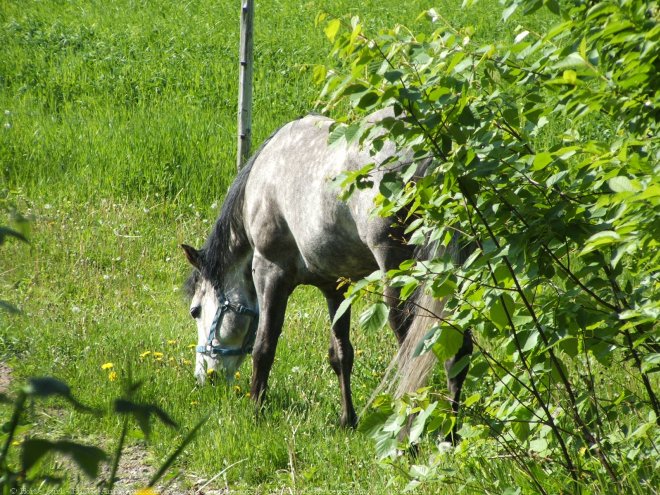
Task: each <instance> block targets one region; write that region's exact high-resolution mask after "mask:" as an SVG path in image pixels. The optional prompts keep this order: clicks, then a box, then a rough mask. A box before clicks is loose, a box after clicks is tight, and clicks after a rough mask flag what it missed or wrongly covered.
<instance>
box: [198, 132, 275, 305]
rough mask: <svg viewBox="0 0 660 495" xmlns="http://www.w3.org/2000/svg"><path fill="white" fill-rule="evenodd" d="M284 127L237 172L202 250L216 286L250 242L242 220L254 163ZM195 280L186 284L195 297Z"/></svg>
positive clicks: (205, 273)
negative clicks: (239, 249) (236, 248)
mask: <svg viewBox="0 0 660 495" xmlns="http://www.w3.org/2000/svg"><path fill="white" fill-rule="evenodd" d="M285 125H286V124H285ZM282 127H284V126H281V127H279V128H278V129H277V130H276V131H275V132H273V133H272V134H271V135H270V136H269V137H268V139H266V140H265V141H264V142H263V143H262V144H261V146H259V148H258V149H257V151H256V152H255V153H254V154H253V155H252V156H251V157H250V159H249V160H248V161H247V162H246V163H245V165H243V167H242V168H241V169H240V170H239V171H238V175H237V176H236V178H235V179H234V182H232V184H231V186H230V187H229V191H227V196H226V197H225V200H224V202H223V204H222V209H221V210H220V216H219V217H218V219H217V220H216V222H215V225H214V227H213V230H212V231H211V233H210V234H209V236H208V238H207V239H206V242H205V243H204V246H202V248H201V250H200V254H201V255H202V266H201V271H202V273H201V274H202V276H203V277H204V278H206V279H207V280H210V281H212V282H213V283H214V284H220V283H222V279H223V274H224V273H226V271H227V268H228V267H229V266H230V265H231V264H232V263H233V262H234V261H235V259H234V252H233V247H234V246H242V245H245V244H246V243H247V242H249V241H248V238H247V234H246V233H245V226H244V219H243V205H244V203H245V185H246V184H247V181H248V178H249V177H250V172H251V171H252V167H253V165H254V162H255V161H256V159H257V158H258V157H259V155H260V154H261V152H262V151H263V149H264V148H265V147H266V145H267V144H268V143H269V142H270V140H271V139H273V137H274V136H275V134H277V133H278V132H279V131H280V129H282ZM194 276H195V275H194V273H193V274H191V276H190V277H189V279H188V282H186V288H188V286H189V285H192V291H193V293H194V290H195V289H194V287H195V286H196V284H197V282H198V280H193V278H194Z"/></svg>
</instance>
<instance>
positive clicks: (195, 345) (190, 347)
mask: <svg viewBox="0 0 660 495" xmlns="http://www.w3.org/2000/svg"><path fill="white" fill-rule="evenodd" d="M195 347H197V344H188V349H194V348H195Z"/></svg>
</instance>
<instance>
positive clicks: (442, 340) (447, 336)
mask: <svg viewBox="0 0 660 495" xmlns="http://www.w3.org/2000/svg"><path fill="white" fill-rule="evenodd" d="M462 345H463V333H462V332H460V331H458V330H457V329H455V328H453V327H450V326H447V325H443V326H441V327H440V332H439V335H438V338H437V340H436V342H435V343H434V344H433V353H434V354H435V355H436V357H437V358H438V360H439V361H446V360H447V359H450V358H452V357H454V356H455V355H456V353H457V352H458V350H459V349H460V348H461V346H462Z"/></svg>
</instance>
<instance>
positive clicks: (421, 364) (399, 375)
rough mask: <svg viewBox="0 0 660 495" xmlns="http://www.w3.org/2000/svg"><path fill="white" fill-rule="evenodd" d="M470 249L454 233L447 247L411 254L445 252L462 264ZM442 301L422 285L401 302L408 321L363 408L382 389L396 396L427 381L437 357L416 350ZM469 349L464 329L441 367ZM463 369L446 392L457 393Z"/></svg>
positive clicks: (428, 256) (440, 313) (423, 248)
mask: <svg viewBox="0 0 660 495" xmlns="http://www.w3.org/2000/svg"><path fill="white" fill-rule="evenodd" d="M472 250H473V246H470V245H468V246H466V245H461V243H460V242H459V236H458V235H456V236H454V239H452V241H451V242H450V244H449V246H448V247H447V248H442V247H440V246H438V244H437V243H429V244H426V245H424V246H421V247H420V248H418V249H417V250H416V251H415V258H416V259H417V260H420V261H423V260H430V259H433V258H436V257H438V256H441V255H443V254H444V253H448V254H449V255H450V256H449V257H450V259H451V260H452V262H453V263H454V264H455V265H462V264H463V263H464V262H465V260H466V259H467V257H468V256H469V254H470V253H471V252H472ZM446 302H447V298H443V299H437V298H434V297H433V296H432V295H430V294H428V293H427V291H426V290H425V286H420V287H418V288H417V290H416V291H415V292H414V293H413V294H412V295H411V296H410V298H409V299H408V300H407V301H406V302H405V305H404V308H403V311H404V314H405V315H406V319H407V321H406V322H404V325H409V326H408V331H407V333H406V337H405V339H404V341H403V343H402V344H401V346H400V347H399V350H398V352H397V354H396V355H395V356H394V358H393V359H392V360H391V361H390V363H389V365H388V367H387V369H386V370H385V373H384V376H383V379H382V381H381V383H380V385H379V386H378V387H377V388H376V390H375V391H374V392H373V394H372V396H371V398H370V400H369V401H368V403H367V405H366V407H365V409H364V410H365V411H366V409H367V408H368V407H369V406H370V404H371V403H372V402H373V400H374V399H375V398H376V397H377V396H378V395H380V394H382V393H390V394H393V395H394V397H396V398H400V397H402V396H404V395H405V394H411V393H414V392H415V391H417V390H418V389H420V388H422V387H424V386H425V385H426V384H427V382H428V380H429V377H430V376H431V373H432V372H433V370H434V369H435V366H436V364H437V361H438V360H437V358H436V356H435V354H434V353H433V352H432V351H431V350H427V351H426V352H421V353H420V346H423V345H424V344H423V342H424V339H425V337H426V336H427V334H428V332H429V330H430V329H431V327H432V326H433V325H434V324H436V323H437V322H438V320H439V319H440V318H442V317H443V313H444V309H445V304H446ZM471 353H472V339H471V336H470V333H469V332H466V333H465V335H464V342H463V346H462V347H461V349H460V350H459V351H458V353H457V355H456V356H455V357H454V358H452V359H450V360H448V361H447V362H446V363H445V367H446V368H447V367H448V366H451V364H453V363H454V362H456V361H458V359H460V358H461V357H463V356H465V355H469V354H471ZM466 373H467V367H466V369H465V370H464V373H461V374H459V376H458V377H455V378H454V379H452V380H448V385H449V386H450V389H451V388H454V389H455V388H456V387H458V390H450V393H452V395H454V396H455V397H456V399H457V398H458V395H460V388H461V386H462V383H463V379H464V378H465V374H466ZM456 378H457V379H456Z"/></svg>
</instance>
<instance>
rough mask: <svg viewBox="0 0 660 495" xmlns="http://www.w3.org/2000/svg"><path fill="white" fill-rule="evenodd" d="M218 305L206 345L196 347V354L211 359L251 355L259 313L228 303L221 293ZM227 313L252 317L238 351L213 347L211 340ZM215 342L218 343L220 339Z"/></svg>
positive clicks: (218, 346)
mask: <svg viewBox="0 0 660 495" xmlns="http://www.w3.org/2000/svg"><path fill="white" fill-rule="evenodd" d="M218 303H219V305H218V310H217V311H216V312H215V317H214V318H213V323H212V324H211V330H210V331H209V338H208V339H207V341H206V345H198V346H197V347H196V350H197V352H199V353H200V354H206V355H208V356H211V357H217V356H244V355H246V354H251V353H252V346H253V345H254V340H255V338H256V336H257V326H258V323H259V313H257V312H256V311H255V310H253V309H250V308H248V307H246V306H243V305H242V304H239V303H232V302H229V300H228V299H227V297H226V296H225V295H224V294H223V293H222V292H221V293H220V297H219V298H218ZM228 311H233V312H234V313H236V314H237V315H248V316H251V317H252V323H251V324H250V328H249V329H248V335H247V336H246V338H245V340H244V341H243V345H242V346H241V347H240V348H239V349H232V348H228V347H223V346H222V345H213V340H214V339H216V337H217V334H218V328H219V327H221V326H222V319H223V318H224V316H225V313H227V312H228ZM217 340H218V341H219V340H220V339H217Z"/></svg>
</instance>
